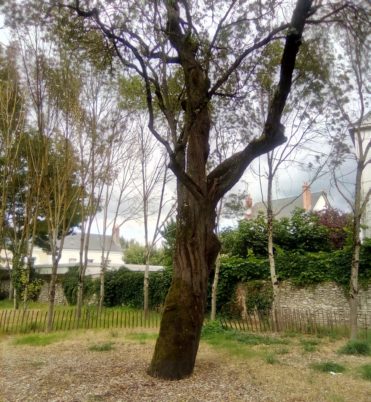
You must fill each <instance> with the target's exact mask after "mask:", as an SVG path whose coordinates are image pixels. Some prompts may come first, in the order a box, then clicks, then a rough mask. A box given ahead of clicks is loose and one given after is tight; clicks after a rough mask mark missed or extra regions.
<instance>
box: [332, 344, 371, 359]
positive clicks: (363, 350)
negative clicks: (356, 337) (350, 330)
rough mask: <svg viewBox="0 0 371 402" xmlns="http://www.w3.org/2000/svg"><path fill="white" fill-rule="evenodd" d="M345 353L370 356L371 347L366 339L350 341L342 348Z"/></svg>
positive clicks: (341, 352) (340, 351)
mask: <svg viewBox="0 0 371 402" xmlns="http://www.w3.org/2000/svg"><path fill="white" fill-rule="evenodd" d="M339 353H340V354H343V355H356V356H370V354H371V348H370V345H369V344H368V343H367V342H366V341H349V342H348V343H347V344H345V345H344V346H343V347H342V348H341V349H340V350H339Z"/></svg>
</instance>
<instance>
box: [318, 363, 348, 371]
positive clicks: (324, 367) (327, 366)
mask: <svg viewBox="0 0 371 402" xmlns="http://www.w3.org/2000/svg"><path fill="white" fill-rule="evenodd" d="M311 367H312V368H313V369H314V370H317V371H321V372H323V373H330V372H332V373H343V372H344V371H345V367H344V366H342V365H340V364H338V363H334V362H330V361H328V362H322V363H314V364H312V365H311Z"/></svg>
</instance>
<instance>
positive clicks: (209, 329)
mask: <svg viewBox="0 0 371 402" xmlns="http://www.w3.org/2000/svg"><path fill="white" fill-rule="evenodd" d="M225 332H226V329H225V328H224V327H223V325H222V323H221V322H220V321H218V320H215V321H207V322H206V323H205V324H204V325H203V327H202V332H201V336H202V337H203V338H208V337H210V336H213V335H216V334H223V333H225Z"/></svg>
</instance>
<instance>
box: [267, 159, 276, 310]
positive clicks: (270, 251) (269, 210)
mask: <svg viewBox="0 0 371 402" xmlns="http://www.w3.org/2000/svg"><path fill="white" fill-rule="evenodd" d="M268 158H269V156H268ZM269 168H270V170H272V166H271V162H270V165H269ZM272 184H273V175H272V173H269V175H268V194H267V237H268V259H269V270H270V277H271V282H272V291H273V305H272V308H273V311H275V308H276V307H277V299H278V291H279V288H278V278H277V273H276V261H275V258H274V249H273V210H272Z"/></svg>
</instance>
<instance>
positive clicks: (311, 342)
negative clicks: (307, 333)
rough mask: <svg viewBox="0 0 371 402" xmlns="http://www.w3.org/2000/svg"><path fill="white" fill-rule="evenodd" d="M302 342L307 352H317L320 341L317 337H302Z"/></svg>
mask: <svg viewBox="0 0 371 402" xmlns="http://www.w3.org/2000/svg"><path fill="white" fill-rule="evenodd" d="M300 343H301V344H302V346H303V349H304V351H305V352H315V351H316V350H317V346H318V344H319V341H318V340H316V339H301V340H300Z"/></svg>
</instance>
